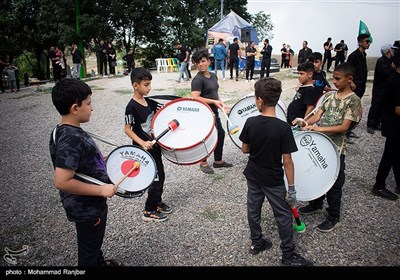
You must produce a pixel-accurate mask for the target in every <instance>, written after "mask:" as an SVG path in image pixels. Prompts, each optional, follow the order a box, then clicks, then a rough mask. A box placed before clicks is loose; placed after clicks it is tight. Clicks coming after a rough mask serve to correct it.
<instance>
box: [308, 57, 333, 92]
mask: <svg viewBox="0 0 400 280" xmlns="http://www.w3.org/2000/svg"><path fill="white" fill-rule="evenodd" d="M308 60H309V61H311V62H312V63H314V74H313V76H312V79H313V85H314V87H315V88H316V89H317V91H318V96H319V97H321V95H323V94H324V93H325V92H328V91H331V90H332V88H331V85H330V84H329V82H328V80H327V79H326V73H325V71H323V70H321V67H322V54H321V53H320V52H313V53H312V54H311V55H310V57H309V58H308Z"/></svg>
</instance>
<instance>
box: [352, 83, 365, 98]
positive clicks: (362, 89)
mask: <svg viewBox="0 0 400 280" xmlns="http://www.w3.org/2000/svg"><path fill="white" fill-rule="evenodd" d="M365 87H366V85H365V83H364V84H360V83H358V84H356V88H355V89H354V93H355V94H356V95H357V96H358V97H360V98H362V97H363V96H364V93H365Z"/></svg>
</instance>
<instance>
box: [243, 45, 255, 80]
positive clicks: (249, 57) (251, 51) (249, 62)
mask: <svg viewBox="0 0 400 280" xmlns="http://www.w3.org/2000/svg"><path fill="white" fill-rule="evenodd" d="M256 55H257V50H256V48H255V47H254V42H253V41H250V42H249V45H248V46H247V47H246V82H250V80H252V79H253V74H254V67H255V65H256ZM249 74H250V80H249Z"/></svg>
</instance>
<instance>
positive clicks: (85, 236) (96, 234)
mask: <svg viewBox="0 0 400 280" xmlns="http://www.w3.org/2000/svg"><path fill="white" fill-rule="evenodd" d="M106 224H107V210H106V211H104V214H103V215H102V216H101V217H99V218H98V219H97V220H94V221H89V222H77V223H75V227H76V234H77V239H78V266H100V265H102V264H103V263H104V257H103V252H102V250H101V246H102V244H103V239H104V234H105V231H106Z"/></svg>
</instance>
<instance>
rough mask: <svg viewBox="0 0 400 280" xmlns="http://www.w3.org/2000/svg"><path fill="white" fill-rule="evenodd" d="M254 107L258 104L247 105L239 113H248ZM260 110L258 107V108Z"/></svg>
mask: <svg viewBox="0 0 400 280" xmlns="http://www.w3.org/2000/svg"><path fill="white" fill-rule="evenodd" d="M254 108H256V104H255V103H254V104H251V105H249V106H246V107H244V108H241V109H239V110H238V111H237V112H238V114H239V115H241V114H243V113H246V112H247V111H250V110H253V109H254ZM257 110H258V109H257Z"/></svg>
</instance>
